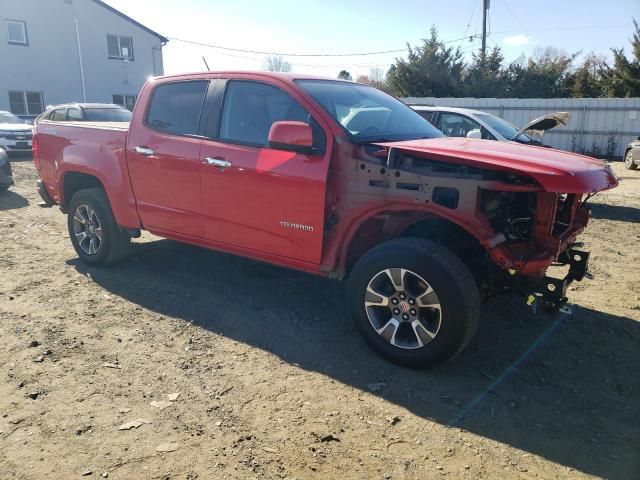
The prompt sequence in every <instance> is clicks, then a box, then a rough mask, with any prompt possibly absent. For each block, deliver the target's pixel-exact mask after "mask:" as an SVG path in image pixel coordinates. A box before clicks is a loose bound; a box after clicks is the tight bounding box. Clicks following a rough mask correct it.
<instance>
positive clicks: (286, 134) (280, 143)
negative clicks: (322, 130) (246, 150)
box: [269, 120, 313, 153]
mask: <svg viewBox="0 0 640 480" xmlns="http://www.w3.org/2000/svg"><path fill="white" fill-rule="evenodd" d="M269 146H270V147H271V148H275V149H277V150H291V151H293V152H303V153H310V152H311V151H312V149H313V131H312V130H311V127H310V126H309V125H307V124H306V123H304V122H294V121H288V120H287V121H282V122H275V123H274V124H273V125H271V130H269Z"/></svg>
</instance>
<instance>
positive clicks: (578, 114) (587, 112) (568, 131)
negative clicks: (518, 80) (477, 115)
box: [402, 97, 640, 158]
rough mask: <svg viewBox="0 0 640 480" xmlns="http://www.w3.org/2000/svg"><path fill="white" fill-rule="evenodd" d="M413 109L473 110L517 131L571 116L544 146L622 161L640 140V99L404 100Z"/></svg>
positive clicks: (546, 138) (545, 138) (546, 137)
mask: <svg viewBox="0 0 640 480" xmlns="http://www.w3.org/2000/svg"><path fill="white" fill-rule="evenodd" d="M402 100H403V101H404V102H405V103H408V104H410V105H430V106H433V105H435V106H439V107H461V108H473V109H477V110H483V111H486V112H488V113H492V114H494V115H497V116H499V117H502V118H504V119H505V120H507V121H508V122H510V123H513V124H514V125H515V126H517V127H521V126H523V125H525V124H526V123H527V122H529V121H530V120H533V119H534V118H537V117H541V116H542V115H545V114H547V113H551V112H571V115H572V116H571V121H570V122H569V124H568V125H566V126H564V127H558V128H557V129H554V130H550V131H549V132H547V133H545V135H544V143H545V144H546V145H550V146H552V147H554V148H559V149H561V150H569V151H577V152H584V153H586V154H587V155H594V154H595V155H596V156H601V157H607V156H613V157H617V158H621V157H622V155H623V154H624V149H625V147H626V146H627V144H628V143H629V142H630V141H631V140H634V139H636V138H637V137H638V136H640V98H550V99H544V98H530V99H527V98H434V97H423V98H418V97H409V98H403V99H402Z"/></svg>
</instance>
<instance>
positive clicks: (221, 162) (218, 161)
mask: <svg viewBox="0 0 640 480" xmlns="http://www.w3.org/2000/svg"><path fill="white" fill-rule="evenodd" d="M204 163H205V164H206V165H215V166H216V167H222V168H227V167H230V166H231V162H230V161H228V160H225V159H224V158H211V157H206V158H205V159H204Z"/></svg>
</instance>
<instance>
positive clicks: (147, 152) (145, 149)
mask: <svg viewBox="0 0 640 480" xmlns="http://www.w3.org/2000/svg"><path fill="white" fill-rule="evenodd" d="M135 151H136V152H137V153H139V154H140V155H144V156H145V157H148V156H150V155H153V154H154V153H156V152H154V151H153V150H152V149H150V148H149V147H136V148H135Z"/></svg>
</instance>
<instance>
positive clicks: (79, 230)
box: [73, 205, 102, 255]
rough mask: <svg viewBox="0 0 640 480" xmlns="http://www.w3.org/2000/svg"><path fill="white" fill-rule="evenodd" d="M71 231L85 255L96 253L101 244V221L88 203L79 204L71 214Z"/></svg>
mask: <svg viewBox="0 0 640 480" xmlns="http://www.w3.org/2000/svg"><path fill="white" fill-rule="evenodd" d="M73 233H74V235H75V236H76V240H77V241H78V246H79V247H80V249H81V250H82V252H83V253H85V254H86V255H96V254H97V253H98V252H99V251H100V247H101V246H102V223H101V222H100V218H99V217H98V215H97V214H96V211H95V210H93V209H92V208H91V207H90V206H88V205H79V206H78V208H76V211H75V213H74V214H73Z"/></svg>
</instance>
